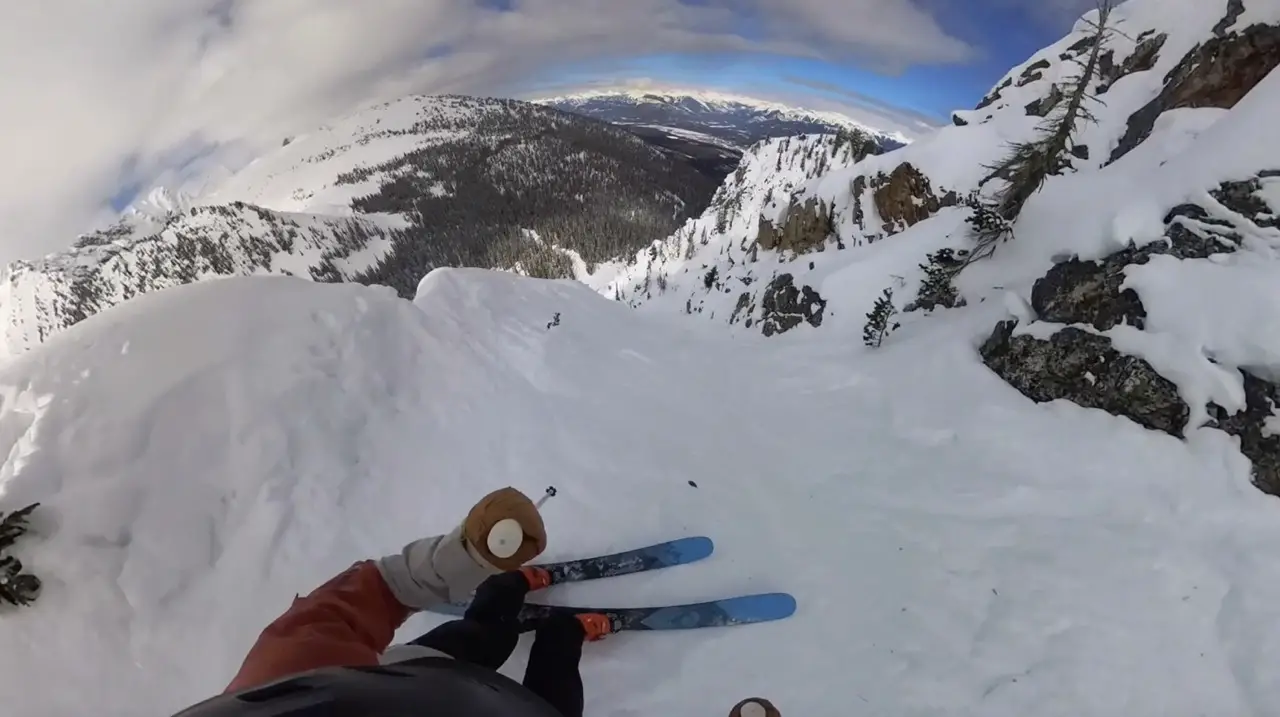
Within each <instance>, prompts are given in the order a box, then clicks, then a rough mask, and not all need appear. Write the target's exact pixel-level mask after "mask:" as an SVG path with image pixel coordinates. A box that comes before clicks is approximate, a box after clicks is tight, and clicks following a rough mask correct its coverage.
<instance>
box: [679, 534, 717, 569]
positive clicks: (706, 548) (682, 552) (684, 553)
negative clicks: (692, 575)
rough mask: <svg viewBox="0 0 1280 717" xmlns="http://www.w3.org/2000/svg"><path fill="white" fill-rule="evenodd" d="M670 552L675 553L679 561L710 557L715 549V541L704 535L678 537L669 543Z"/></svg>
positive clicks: (685, 561)
mask: <svg viewBox="0 0 1280 717" xmlns="http://www.w3.org/2000/svg"><path fill="white" fill-rule="evenodd" d="M670 546H671V550H672V552H674V553H675V555H676V558H677V560H678V561H679V562H682V563H688V562H693V561H695V560H702V559H703V558H706V557H710V555H711V553H712V552H713V551H715V549H716V546H715V543H713V542H712V541H711V538H708V537H707V536H705V535H695V536H693V537H691V538H680V539H679V540H674V541H672V542H671V544H670Z"/></svg>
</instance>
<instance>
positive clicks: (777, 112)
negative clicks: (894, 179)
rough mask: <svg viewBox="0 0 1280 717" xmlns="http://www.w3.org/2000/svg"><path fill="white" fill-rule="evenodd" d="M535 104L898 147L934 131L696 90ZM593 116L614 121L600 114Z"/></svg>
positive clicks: (599, 93) (607, 92) (592, 95)
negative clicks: (793, 128)
mask: <svg viewBox="0 0 1280 717" xmlns="http://www.w3.org/2000/svg"><path fill="white" fill-rule="evenodd" d="M531 101H533V102H537V103H540V104H546V105H553V106H556V107H559V108H561V109H565V110H568V111H578V110H582V109H585V108H592V107H597V106H601V105H609V104H623V105H632V106H636V107H645V106H654V107H658V106H660V107H662V108H664V109H666V110H669V111H671V112H674V113H675V115H676V117H680V116H686V117H695V116H698V115H706V116H710V117H715V116H720V117H724V118H733V120H734V121H735V122H743V123H745V124H747V125H751V124H761V123H765V122H771V121H777V120H782V121H787V122H801V123H810V124H814V125H822V126H826V127H827V128H830V129H838V128H847V129H855V130H858V131H861V132H866V133H869V134H871V135H873V136H876V137H881V138H884V139H887V140H891V141H892V142H893V143H895V146H896V145H901V144H908V143H910V142H911V141H912V140H913V139H914V138H915V137H916V136H917V135H918V134H921V133H927V132H928V131H931V130H932V129H933V128H932V127H926V126H923V125H921V126H920V127H918V128H916V129H917V130H918V131H916V132H913V133H911V134H908V133H904V132H902V131H899V130H886V129H884V128H881V127H875V126H872V125H871V124H868V123H867V122H865V121H860V120H858V119H855V118H853V117H850V116H848V115H845V114H842V113H839V112H832V111H827V110H816V109H809V108H804V107H796V106H792V105H788V104H785V103H782V102H776V101H773V100H765V99H760V98H757V97H749V96H745V95H740V94H733V93H725V92H715V91H708V90H696V89H676V88H654V89H637V88H629V87H620V88H605V89H595V90H589V91H584V92H578V93H572V94H567V95H560V96H556V97H544V98H538V99H534V100H531ZM589 114H591V115H592V116H601V117H602V118H604V119H611V118H610V117H608V116H606V115H602V114H598V113H597V112H591V113H589Z"/></svg>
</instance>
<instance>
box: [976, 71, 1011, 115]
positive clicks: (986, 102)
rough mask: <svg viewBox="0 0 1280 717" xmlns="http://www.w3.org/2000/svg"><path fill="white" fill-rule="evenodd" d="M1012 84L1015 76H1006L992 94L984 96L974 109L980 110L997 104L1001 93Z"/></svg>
mask: <svg viewBox="0 0 1280 717" xmlns="http://www.w3.org/2000/svg"><path fill="white" fill-rule="evenodd" d="M1012 85H1013V78H1012V77H1009V78H1006V79H1005V81H1004V82H1001V83H1000V85H999V86H998V87H996V88H995V89H994V90H992V91H991V94H989V95H987V96H986V97H983V98H982V101H981V102H979V103H978V106H977V107H974V109H975V110H980V109H984V108H986V107H990V106H991V105H993V104H995V103H996V102H997V101H998V100H999V99H1000V93H1001V92H1003V91H1004V90H1006V89H1008V88H1009V87H1011V86H1012Z"/></svg>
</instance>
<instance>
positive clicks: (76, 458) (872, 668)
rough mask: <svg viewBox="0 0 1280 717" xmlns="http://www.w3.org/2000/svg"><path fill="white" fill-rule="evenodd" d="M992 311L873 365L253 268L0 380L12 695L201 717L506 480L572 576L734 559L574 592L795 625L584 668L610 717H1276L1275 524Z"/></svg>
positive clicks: (441, 289)
mask: <svg viewBox="0 0 1280 717" xmlns="http://www.w3.org/2000/svg"><path fill="white" fill-rule="evenodd" d="M997 303H998V302H988V303H987V304H983V305H979V306H974V307H970V308H967V309H961V310H956V311H955V312H954V313H953V314H951V315H950V316H951V318H950V319H949V320H947V321H921V322H916V323H912V324H910V325H908V326H906V327H904V328H903V329H902V330H900V331H899V332H898V333H896V334H894V336H893V337H892V340H891V341H890V342H889V343H888V344H886V346H885V347H884V348H883V349H881V350H879V351H876V352H871V351H870V350H868V349H865V348H864V347H863V346H862V345H861V342H860V340H859V337H857V336H854V335H852V334H841V333H838V332H837V333H826V334H822V335H821V336H818V335H816V334H810V335H799V336H792V335H789V336H788V337H786V338H785V340H774V341H766V340H763V339H761V338H759V337H755V336H746V335H737V336H733V335H729V334H727V333H722V332H720V331H718V330H717V329H716V328H713V327H710V326H709V325H704V323H697V324H695V323H694V322H675V321H672V322H667V321H665V320H663V319H661V318H659V317H655V316H652V315H646V314H644V313H641V312H634V311H630V310H628V309H627V308H625V307H624V306H622V305H620V304H617V303H614V302H610V301H608V300H606V299H604V298H602V297H600V296H599V295H596V294H594V293H593V292H592V291H591V290H590V289H588V288H586V287H584V286H582V285H579V284H575V283H573V282H544V281H536V280H529V279H522V278H519V277H513V276H511V275H506V274H498V273H493V272H483V271H471V270H441V271H437V272H435V273H433V274H432V275H430V276H429V277H428V278H427V279H426V280H424V282H423V285H422V287H421V288H420V291H419V296H418V298H417V300H416V302H415V303H410V302H406V301H402V300H400V299H397V298H396V297H395V296H394V295H393V294H392V292H390V291H389V290H382V289H378V288H369V287H362V286H355V285H314V284H310V283H308V282H304V281H301V280H293V279H284V278H262V277H255V278H245V279H227V280H221V281H213V282H207V283H200V284H194V285H190V286H185V287H180V288H177V289H171V290H166V291H162V292H158V293H156V294H152V295H148V296H144V297H141V298H139V299H137V300H135V301H132V302H129V303H128V304H125V305H122V306H120V307H117V308H115V309H113V310H111V311H109V312H106V313H104V314H101V315H98V316H95V317H93V318H91V319H90V320H88V321H86V322H84V323H83V324H80V325H78V326H76V327H74V328H73V329H71V330H69V331H67V332H66V333H64V334H61V335H59V336H56V337H54V338H53V339H52V340H51V341H49V342H48V343H47V344H46V345H44V346H43V347H40V348H38V349H36V350H33V351H32V352H30V353H28V354H27V355H25V356H23V357H20V358H18V359H16V360H14V361H13V362H12V363H10V364H8V365H7V366H5V367H3V368H0V396H2V397H3V409H2V411H0V437H2V438H3V445H0V449H3V450H4V451H5V453H6V454H7V455H8V459H7V461H6V462H5V463H4V466H3V469H2V471H0V490H2V491H3V496H2V498H3V505H4V506H5V507H6V508H9V509H12V508H15V507H19V506H21V505H25V504H26V503H27V502H31V501H37V500H38V501H41V502H42V503H43V504H44V512H45V515H46V518H45V521H46V523H45V524H44V525H42V526H41V529H40V531H41V535H40V536H38V537H36V538H33V539H31V540H30V541H28V543H27V544H26V547H25V548H23V549H22V551H21V553H20V555H21V557H22V558H23V560H24V562H25V563H26V564H27V565H28V566H29V568H30V569H31V570H32V571H33V572H35V573H37V574H39V575H40V576H41V577H42V578H43V579H44V580H45V582H46V589H45V592H44V594H43V595H42V597H41V598H40V600H39V602H37V603H36V605H34V606H33V607H30V608H25V609H21V610H15V611H13V612H9V613H6V614H4V615H3V617H0V646H2V647H3V650H0V704H3V705H4V706H5V711H6V712H7V713H10V714H14V715H24V716H32V717H42V716H46V715H47V716H50V717H54V716H58V715H74V714H95V715H104V716H114V715H120V716H121V717H123V716H126V715H141V714H168V713H169V712H168V711H176V710H177V709H178V708H180V707H182V706H185V705H186V704H187V703H190V702H193V701H196V700H199V699H202V698H203V697H205V696H207V695H208V694H210V693H212V692H215V691H218V690H220V689H221V687H222V686H223V685H224V684H225V683H226V681H227V680H228V679H229V678H230V677H231V675H232V674H233V673H234V671H235V670H236V668H237V667H238V665H239V662H240V660H241V659H242V657H243V653H244V651H245V650H246V649H247V648H248V646H249V645H250V644H251V643H252V641H253V639H254V637H255V636H256V634H257V632H258V630H260V629H261V628H262V626H264V625H265V624H266V622H267V621H269V620H270V619H271V618H272V617H274V616H275V615H276V614H278V613H279V612H280V611H281V610H283V609H284V608H285V607H286V606H287V605H288V603H289V601H290V600H291V599H292V598H293V597H294V595H295V593H299V592H306V591H307V590H309V589H311V588H312V587H314V586H315V585H317V584H318V583H319V582H320V581H322V580H324V579H325V578H327V577H329V575H331V574H332V573H334V572H336V571H338V570H341V569H342V568H344V567H346V566H347V565H348V564H349V563H350V562H351V561H353V560H357V559H361V558H364V557H372V556H376V555H380V554H382V553H384V552H388V551H394V550H398V549H399V547H400V545H401V544H402V543H404V542H405V541H407V540H410V539H413V538H415V537H418V536H420V535H423V534H427V533H432V532H436V531H445V530H448V529H450V528H451V527H453V525H455V524H456V522H457V521H458V520H459V519H460V518H461V516H462V515H463V514H464V513H465V511H466V510H467V508H468V507H469V506H470V505H471V503H472V502H473V501H474V500H475V499H476V498H478V497H479V496H480V495H482V494H483V493H485V492H486V491H488V490H490V489H492V488H496V487H499V486H503V485H508V484H510V485H514V486H516V487H519V488H521V489H523V490H525V491H526V492H529V493H531V494H535V495H536V494H539V493H541V491H542V490H543V488H545V487H546V486H547V485H549V484H554V485H555V486H556V487H557V488H558V489H559V492H560V494H559V496H558V497H556V498H555V499H553V500H552V501H551V502H550V503H548V504H547V505H546V506H545V508H544V515H545V517H546V520H547V524H548V530H549V533H550V537H551V545H550V548H549V550H548V553H547V555H546V556H545V557H546V558H548V559H557V558H564V557H573V556H580V555H589V554H596V553H600V552H605V551H611V550H614V549H624V548H629V547H635V546H637V545H644V544H647V543H650V542H653V541H657V540H663V539H667V538H673V537H678V536H682V535H694V534H706V535H710V536H712V537H713V538H714V539H715V540H716V543H717V549H716V554H715V556H713V557H712V558H711V559H709V560H707V561H705V562H703V563H699V564H696V565H691V566H686V567H680V568H673V569H670V570H666V571H662V572H660V573H653V574H648V575H638V576H629V577H625V578H618V579H613V580H607V581H600V582H598V583H594V584H591V583H589V584H581V585H573V586H567V587H565V588H561V589H557V590H556V591H555V592H553V593H552V594H551V595H549V596H548V598H549V599H551V600H555V601H566V602H574V603H580V604H581V603H596V604H607V603H615V604H620V605H625V604H648V603H668V602H675V601H687V600H694V599H703V598H714V597H719V596H727V595H733V594H736V593H741V592H763V591H773V590H785V591H789V592H791V593H793V594H795V595H796V597H797V599H798V601H799V611H798V613H797V614H796V615H795V616H794V617H793V618H791V619H789V620H786V621H782V622H778V623H771V624H765V625H757V626H746V627H735V628H724V629H712V630H700V631H689V632H684V633H663V634H623V635H619V636H616V637H615V638H613V639H610V640H608V641H605V642H604V643H600V644H593V645H589V646H588V647H587V649H586V656H585V658H584V673H585V678H586V685H587V698H588V704H587V713H588V714H589V715H593V716H596V717H605V716H608V715H615V716H618V717H622V716H636V715H688V716H690V717H692V716H695V715H699V716H705V717H712V716H715V717H719V716H720V715H723V714H725V713H727V711H728V709H729V707H730V706H731V705H733V704H734V703H735V702H737V701H738V700H739V699H741V698H743V697H746V696H749V695H760V696H765V697H768V698H770V699H772V700H773V701H774V702H775V703H776V704H777V705H778V706H779V707H780V708H781V710H782V712H783V714H784V715H788V716H789V717H800V716H818V715H832V716H835V715H848V714H859V715H894V716H895V717H910V716H913V715H931V716H936V715H975V716H976V715H982V716H983V717H1003V716H1009V717H1015V716H1016V717H1025V716H1026V715H1037V716H1038V717H1049V716H1053V715H1063V716H1067V715H1070V716H1071V717H1083V716H1086V715H1097V716H1098V717H1114V716H1115V715H1126V716H1127V717H1140V716H1144V715H1152V716H1155V715H1160V716H1162V717H1168V716H1171V715H1188V716H1191V715H1228V714H1230V715H1251V714H1252V715H1261V714H1266V713H1268V712H1269V711H1271V710H1273V709H1274V705H1275V704H1278V703H1280V676H1278V675H1277V672H1276V671H1275V669H1274V666H1275V665H1276V664H1277V660H1280V556H1278V555H1277V553H1276V551H1275V549H1274V546H1275V545H1277V544H1278V542H1280V504H1278V503H1277V502H1276V501H1275V500H1274V499H1271V498H1268V497H1266V496H1263V495H1262V494H1261V493H1260V492H1258V491H1257V490H1255V489H1254V488H1253V487H1252V486H1251V485H1250V484H1249V478H1248V475H1249V470H1248V464H1247V462H1246V461H1245V459H1244V458H1243V457H1242V456H1241V455H1240V454H1239V452H1238V450H1237V449H1236V448H1235V447H1234V446H1233V444H1232V442H1231V439H1230V438H1228V437H1227V436H1225V435H1224V434H1222V433H1220V432H1216V431H1208V430H1204V431H1193V432H1192V433H1191V436H1190V438H1189V439H1188V440H1187V441H1186V442H1181V441H1178V440H1175V439H1173V438H1171V437H1169V436H1167V435H1164V434H1157V433H1154V432H1150V431H1145V430H1143V429H1141V428H1140V427H1138V426H1137V425H1135V424H1133V423H1131V422H1129V421H1127V420H1125V419H1121V418H1115V417H1112V416H1110V415H1107V414H1105V413H1102V412H1099V411H1091V410H1086V409H1082V408H1079V407H1077V406H1074V405H1070V404H1065V403H1055V404H1048V405H1037V404H1034V403H1032V402H1030V401H1028V400H1027V399H1025V398H1024V397H1023V396H1022V395H1021V394H1019V393H1018V392H1017V391H1016V390H1014V389H1013V388H1010V387H1009V386H1007V385H1006V384H1005V383H1004V382H1002V381H1001V380H1000V379H999V378H998V377H996V376H995V375H994V374H992V373H991V372H990V371H988V370H987V369H986V368H985V367H984V366H983V365H982V364H981V362H980V360H979V358H978V356H977V353H976V351H975V348H974V346H975V343H976V342H977V341H980V340H981V338H982V337H983V336H985V334H986V333H989V331H990V327H991V326H992V325H993V323H994V322H995V321H996V320H998V319H999V318H1002V312H1003V309H1002V308H1001V307H999V306H995V305H994V304H997ZM556 313H559V314H560V325H558V326H552V327H550V328H548V327H547V324H548V323H549V322H551V321H552V317H553V316H554V315H555V314H556ZM690 481H693V482H695V483H696V484H697V487H694V486H692V485H690ZM438 619H439V618H435V617H430V616H419V617H415V618H413V619H412V620H411V621H410V623H409V624H408V625H406V627H405V629H404V630H403V631H402V633H401V635H400V637H401V638H403V639H407V638H410V637H412V636H414V634H415V633H416V632H418V631H421V630H424V629H426V628H428V627H429V626H431V625H432V624H435V622H436V621H437V620H438ZM526 649H527V643H526V644H525V645H524V646H522V649H521V651H520V652H518V653H517V658H516V659H514V660H513V661H512V664H509V665H508V667H507V669H508V671H509V672H510V673H511V674H519V673H520V672H522V670H523V664H522V662H523V659H524V655H525V654H526V653H525V650H526ZM1267 705H1272V707H1268V706H1267Z"/></svg>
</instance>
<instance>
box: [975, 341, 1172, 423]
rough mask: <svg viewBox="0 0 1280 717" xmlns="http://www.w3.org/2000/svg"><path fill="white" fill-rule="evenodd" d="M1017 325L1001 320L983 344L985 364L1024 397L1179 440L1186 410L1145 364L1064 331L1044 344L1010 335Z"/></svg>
mask: <svg viewBox="0 0 1280 717" xmlns="http://www.w3.org/2000/svg"><path fill="white" fill-rule="evenodd" d="M1017 325H1018V322H1017V321H1003V322H1001V323H1000V324H998V325H996V328H995V331H993V332H992V334H991V336H990V337H989V338H988V339H987V340H986V342H984V343H983V344H982V348H981V349H979V352H980V353H981V354H982V360H983V362H984V363H986V365H987V366H988V367H989V368H990V369H991V370H992V371H995V372H996V374H997V375H999V376H1000V377H1001V378H1003V379H1004V380H1005V381H1006V382H1008V383H1009V385H1011V386H1013V387H1014V388H1016V389H1018V390H1019V391H1021V392H1022V393H1023V394H1024V395H1025V396H1026V397H1027V398H1030V399H1031V400H1033V401H1036V402H1039V403H1044V402H1048V401H1056V400H1058V399H1066V400H1068V401H1071V402H1072V403H1075V404H1078V405H1081V406H1084V407H1086V408H1100V409H1102V410H1104V411H1106V412H1107V413H1110V414H1112V415H1116V416H1127V417H1128V418H1130V419H1132V420H1134V421H1136V422H1137V423H1139V424H1141V425H1143V426H1146V427H1147V428H1153V429H1155V430H1158V431H1164V432H1165V433H1169V434H1171V435H1174V436H1178V437H1182V432H1183V429H1184V428H1185V426H1186V423H1187V418H1188V417H1189V415H1190V410H1189V409H1188V408H1187V404H1186V403H1185V402H1183V400H1182V399H1181V398H1180V397H1179V396H1178V387H1177V386H1175V385H1174V384H1173V382H1171V381H1169V380H1168V379H1166V378H1165V377H1163V376H1161V375H1160V374H1159V373H1157V372H1156V370H1155V369H1154V368H1152V366H1151V364H1149V363H1147V362H1146V361H1144V360H1142V359H1139V358H1135V357H1133V356H1127V355H1125V354H1122V353H1120V352H1119V351H1116V350H1115V349H1114V348H1112V346H1111V339H1108V338H1106V337H1105V336H1098V335H1096V334H1091V333H1089V332H1087V331H1083V330H1081V329H1075V328H1065V329H1062V330H1061V331H1058V332H1057V333H1055V334H1053V335H1052V336H1051V337H1049V338H1048V339H1037V338H1035V337H1032V336H1028V335H1020V336H1014V335H1013V331H1014V329H1015V328H1016V327H1017Z"/></svg>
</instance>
